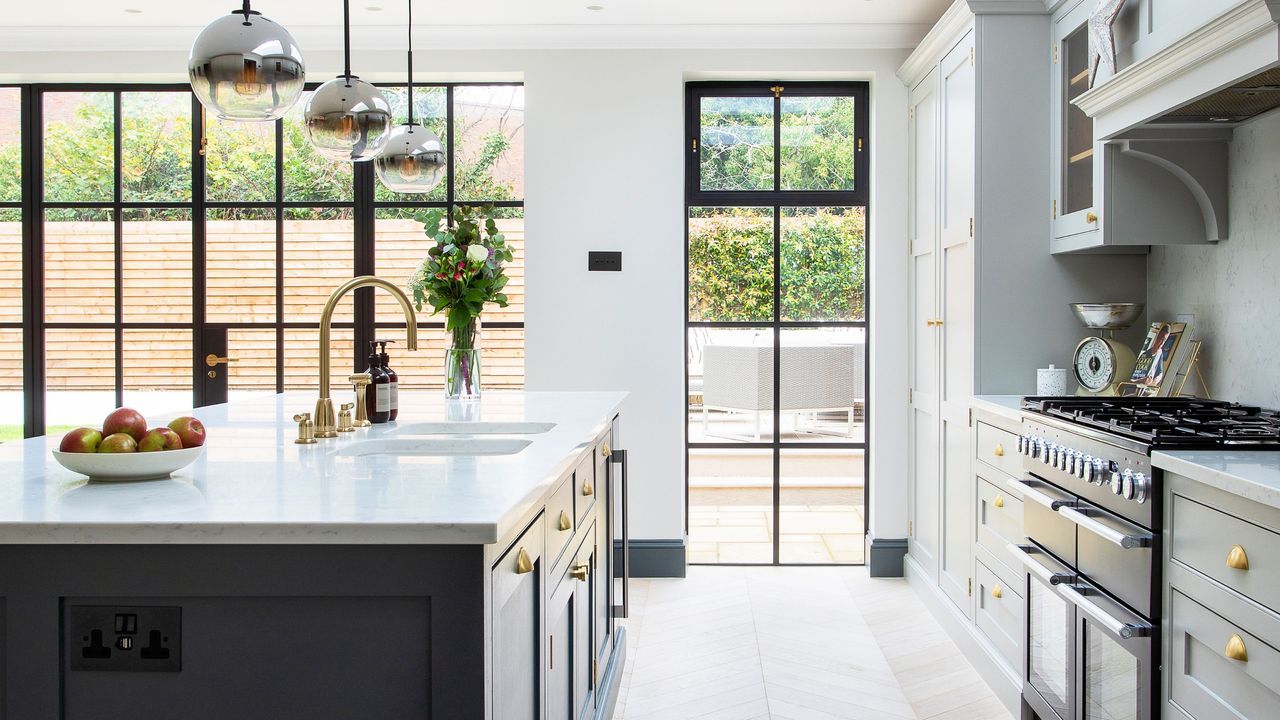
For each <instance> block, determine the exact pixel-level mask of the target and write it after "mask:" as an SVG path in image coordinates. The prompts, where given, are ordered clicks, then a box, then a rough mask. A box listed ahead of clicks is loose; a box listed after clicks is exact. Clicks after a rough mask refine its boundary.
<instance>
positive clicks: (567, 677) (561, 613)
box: [547, 582, 576, 720]
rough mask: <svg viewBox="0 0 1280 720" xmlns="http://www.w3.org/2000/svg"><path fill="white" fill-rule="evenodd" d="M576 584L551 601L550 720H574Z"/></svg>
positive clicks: (558, 589)
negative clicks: (574, 604) (574, 601)
mask: <svg viewBox="0 0 1280 720" xmlns="http://www.w3.org/2000/svg"><path fill="white" fill-rule="evenodd" d="M573 591H574V584H573V582H561V583H559V584H558V585H557V586H556V590H555V592H554V593H552V595H551V598H550V599H549V600H548V601H547V718H549V720H573V706H574V702H573V699H574V698H573V632H574V630H575V629H576V628H575V627H574V612H573V600H574V597H573Z"/></svg>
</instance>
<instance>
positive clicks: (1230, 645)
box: [1222, 634, 1249, 662]
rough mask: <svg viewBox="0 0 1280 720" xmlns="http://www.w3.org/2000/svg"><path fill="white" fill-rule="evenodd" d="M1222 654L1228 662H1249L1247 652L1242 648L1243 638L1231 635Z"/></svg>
mask: <svg viewBox="0 0 1280 720" xmlns="http://www.w3.org/2000/svg"><path fill="white" fill-rule="evenodd" d="M1222 654H1223V655H1225V656H1226V657H1227V659H1229V660H1236V661H1239V662H1249V650H1248V649H1246V648H1245V646H1244V638H1242V637H1240V636H1239V635H1236V634H1232V635H1231V637H1230V638H1228V639H1227V647H1226V649H1225V650H1223V651H1222Z"/></svg>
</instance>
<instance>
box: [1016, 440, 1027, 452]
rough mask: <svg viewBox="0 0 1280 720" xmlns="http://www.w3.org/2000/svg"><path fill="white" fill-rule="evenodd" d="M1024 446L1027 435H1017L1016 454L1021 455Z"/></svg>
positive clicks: (1025, 445)
mask: <svg viewBox="0 0 1280 720" xmlns="http://www.w3.org/2000/svg"><path fill="white" fill-rule="evenodd" d="M1026 447H1027V436H1026V435H1019V436H1018V454H1019V455H1021V454H1022V453H1023V452H1024V451H1025V450H1026Z"/></svg>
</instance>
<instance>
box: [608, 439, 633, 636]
mask: <svg viewBox="0 0 1280 720" xmlns="http://www.w3.org/2000/svg"><path fill="white" fill-rule="evenodd" d="M607 457H608V459H609V462H610V463H617V464H618V465H621V466H622V478H621V481H620V482H619V483H618V490H619V493H618V494H619V497H618V500H619V501H620V503H621V505H622V507H621V511H622V518H621V522H620V523H619V524H621V525H622V562H621V563H619V565H621V566H622V567H621V570H622V604H621V605H614V606H613V616H614V617H616V618H626V617H627V616H628V615H629V614H630V613H631V522H630V520H629V519H628V517H629V513H628V511H627V451H626V450H613V451H611V452H609V453H608V455H607ZM612 492H613V491H612V490H609V495H610V497H611V496H612ZM609 502H610V503H612V502H613V501H612V500H610V501H609ZM610 542H611V543H612V538H611V539H610Z"/></svg>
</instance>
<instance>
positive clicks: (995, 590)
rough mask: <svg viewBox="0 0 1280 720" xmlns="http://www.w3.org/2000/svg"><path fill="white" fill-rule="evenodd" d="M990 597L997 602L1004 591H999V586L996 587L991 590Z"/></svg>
mask: <svg viewBox="0 0 1280 720" xmlns="http://www.w3.org/2000/svg"><path fill="white" fill-rule="evenodd" d="M991 597H993V598H995V599H997V600H999V599H1000V598H1002V597H1004V590H1001V589H1000V586H999V585H996V586H995V587H993V588H991Z"/></svg>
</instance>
